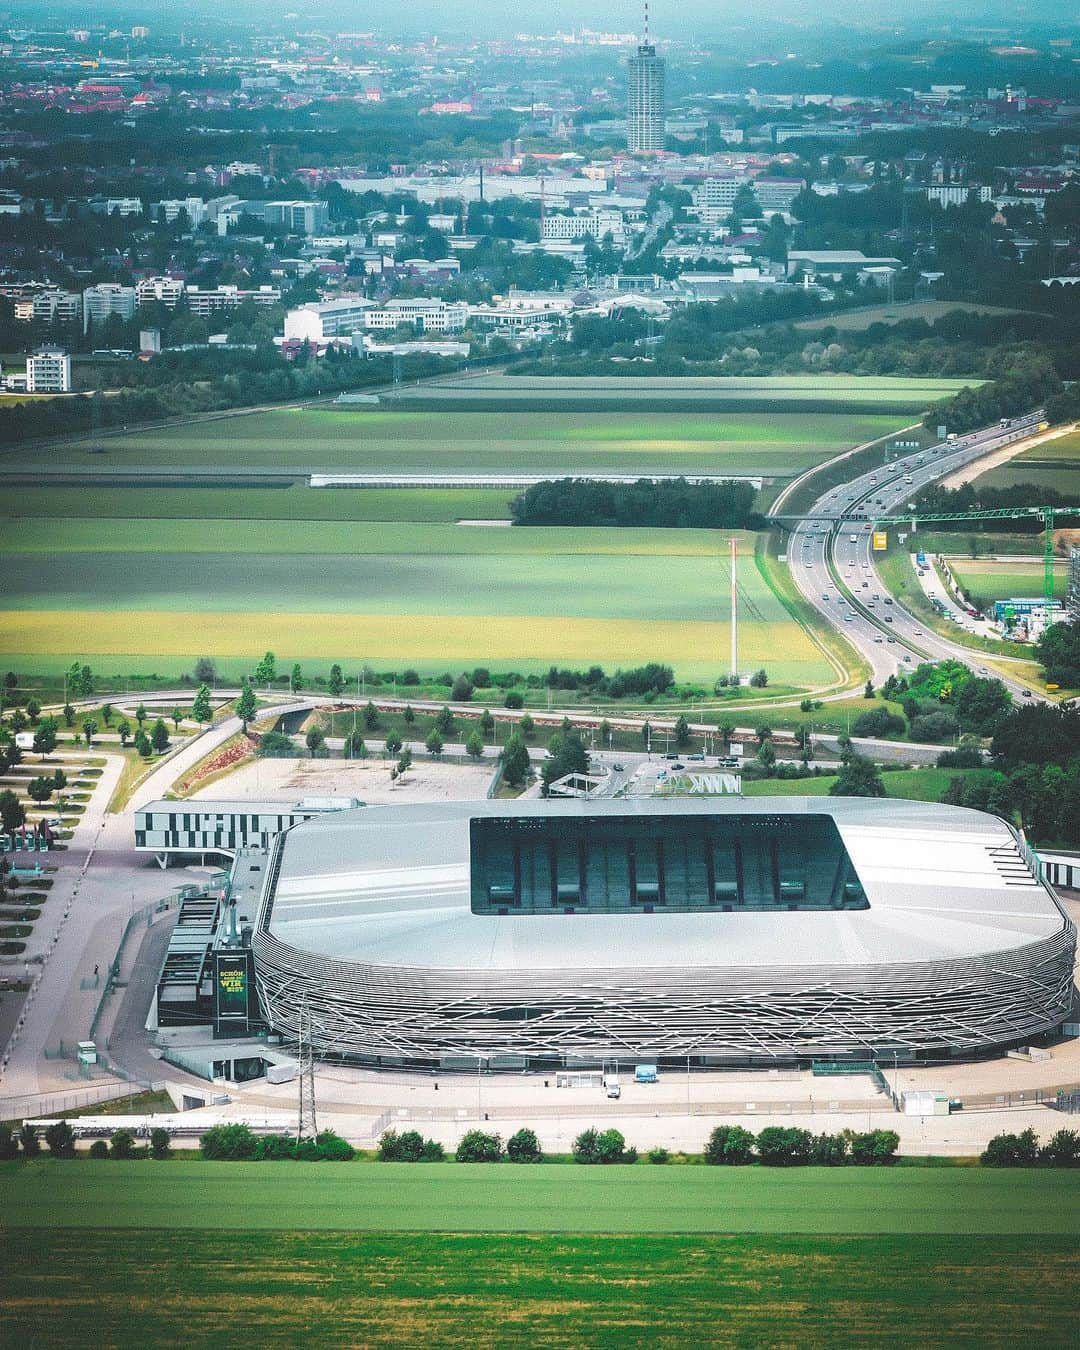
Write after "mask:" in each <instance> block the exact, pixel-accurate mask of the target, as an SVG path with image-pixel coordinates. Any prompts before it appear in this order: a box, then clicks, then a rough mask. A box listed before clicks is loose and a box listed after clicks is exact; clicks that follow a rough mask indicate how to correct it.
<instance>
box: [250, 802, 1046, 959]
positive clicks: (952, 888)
mask: <svg viewBox="0 0 1080 1350" xmlns="http://www.w3.org/2000/svg"><path fill="white" fill-rule="evenodd" d="M735 813H737V814H740V815H746V816H758V817H768V816H771V817H775V816H787V817H796V818H797V817H800V816H809V815H821V814H824V815H828V816H831V817H832V818H833V819H834V820H835V822H836V826H837V828H838V830H839V833H840V836H841V839H842V841H843V844H844V846H845V848H846V849H847V852H848V855H849V857H850V860H851V862H852V864H853V865H854V868H855V870H856V872H857V874H858V877H859V879H860V881H861V882H862V886H863V889H864V891H865V895H866V899H867V901H868V908H865V909H861V910H786V909H779V910H778V911H776V912H764V911H760V910H753V911H749V910H744V911H739V910H738V909H735V910H734V911H732V912H716V911H709V912H703V913H662V912H652V913H593V914H590V913H587V912H584V911H578V912H576V913H574V914H564V913H552V914H547V913H543V914H538V913H528V914H521V913H518V914H495V915H487V914H483V915H481V914H475V913H473V912H472V909H471V905H470V878H469V823H470V820H472V819H474V818H478V817H485V816H494V817H498V816H503V817H505V816H548V817H550V816H570V817H595V816H600V815H611V816H619V815H622V816H669V815H681V816H686V815H695V814H697V815H727V814H735ZM1067 922H1068V921H1067V919H1066V918H1065V916H1064V914H1063V913H1062V911H1061V910H1060V909H1059V907H1058V905H1057V903H1056V901H1055V899H1054V897H1053V895H1052V893H1051V892H1050V891H1049V890H1048V889H1047V888H1046V886H1044V885H1043V884H1042V883H1041V882H1040V881H1038V880H1037V879H1036V878H1035V877H1034V876H1033V875H1032V874H1031V872H1030V870H1029V869H1028V868H1027V866H1026V864H1025V863H1024V862H1023V860H1022V859H1021V857H1020V854H1019V852H1018V850H1017V847H1016V840H1015V838H1014V836H1013V834H1012V833H1011V832H1010V830H1009V829H1008V828H1007V826H1006V825H1005V824H1004V823H1003V822H1002V821H1000V820H998V819H997V818H996V817H993V816H989V815H984V814H982V813H980V812H976V811H969V810H965V809H962V808H959V807H951V806H940V805H933V804H929V803H923V802H907V801H895V800H868V799H858V798H795V797H768V798H763V797H759V798H749V799H732V798H725V799H716V798H712V799H707V800H697V799H667V800H664V799H640V800H639V799H629V800H618V801H604V802H598V801H592V802H582V801H557V802H556V801H538V800H524V801H515V802H495V801H485V802H476V803H433V804H424V805H407V806H391V807H370V808H364V809H360V810H356V811H345V812H335V813H334V814H332V815H326V816H322V817H319V818H318V819H314V820H309V821H306V822H304V823H303V824H302V825H298V826H296V827H294V828H293V829H291V830H290V831H288V833H287V834H286V835H285V836H284V842H283V849H282V855H281V865H280V870H279V873H278V876H277V882H276V890H275V893H274V895H273V904H272V911H271V914H270V922H269V929H270V932H271V933H272V934H273V935H274V936H275V937H276V938H277V939H279V940H280V941H281V942H283V943H286V944H288V945H289V946H291V947H293V948H296V949H299V950H301V951H307V952H310V953H313V954H315V955H317V956H325V957H331V958H335V959H337V960H340V961H346V962H362V963H369V964H372V965H375V966H383V965H385V966H394V967H415V968H418V969H420V968H423V969H428V970H433V969H440V970H471V971H475V972H492V973H495V972H511V971H515V970H540V969H547V970H559V971H566V972H571V971H574V970H575V969H580V970H596V969H598V968H603V969H607V970H609V971H611V970H619V969H624V970H627V971H628V972H629V971H635V970H639V969H642V968H645V967H648V968H650V969H652V970H659V969H665V968H668V969H674V968H678V969H682V970H688V969H693V968H714V969H715V968H718V967H725V968H732V967H755V966H769V967H772V968H775V967H776V966H777V965H788V966H792V967H801V966H825V965H828V966H831V967H834V968H836V967H839V968H841V969H851V970H854V969H857V968H859V967H863V968H866V967H872V966H875V965H878V964H885V963H888V964H898V963H899V964H902V963H905V962H937V961H944V960H950V959H953V958H964V957H971V956H978V955H986V954H993V953H1000V952H1006V951H1009V950H1011V949H1014V948H1017V947H1022V946H1025V945H1027V944H1029V943H1032V942H1037V941H1040V940H1042V939H1046V938H1049V937H1052V936H1053V935H1054V934H1057V933H1061V932H1062V931H1063V929H1065V928H1066V927H1067Z"/></svg>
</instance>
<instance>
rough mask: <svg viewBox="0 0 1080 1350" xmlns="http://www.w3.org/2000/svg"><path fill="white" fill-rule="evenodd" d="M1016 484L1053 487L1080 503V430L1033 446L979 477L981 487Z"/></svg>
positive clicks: (1077, 503)
mask: <svg viewBox="0 0 1080 1350" xmlns="http://www.w3.org/2000/svg"><path fill="white" fill-rule="evenodd" d="M1016 483H1032V484H1034V485H1035V486H1036V487H1037V488H1038V487H1043V488H1051V489H1053V490H1054V491H1056V492H1060V493H1062V494H1063V495H1064V496H1065V497H1066V498H1067V499H1068V500H1069V501H1070V502H1074V503H1075V504H1076V505H1078V506H1080V431H1074V432H1071V433H1070V434H1068V435H1065V436H1055V437H1053V438H1052V439H1051V440H1047V441H1043V442H1041V443H1040V444H1039V445H1033V446H1032V447H1031V448H1030V450H1025V451H1023V452H1022V453H1021V454H1019V455H1017V456H1016V458H1015V459H1011V460H1009V462H1008V463H1007V464H1001V465H999V466H998V467H997V468H996V469H990V470H989V472H987V473H985V474H983V475H982V477H981V478H979V479H978V485H979V487H995V488H1002V487H1012V486H1014V485H1015V484H1016ZM1033 504H1037V502H1033Z"/></svg>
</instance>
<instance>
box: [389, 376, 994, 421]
mask: <svg viewBox="0 0 1080 1350" xmlns="http://www.w3.org/2000/svg"><path fill="white" fill-rule="evenodd" d="M969 383H976V384H977V383H979V381H977V380H976V381H965V380H955V379H933V378H929V377H919V376H916V377H914V378H911V377H904V376H862V375H827V374H820V375H769V376H748V377H745V378H726V377H723V376H691V377H686V376H642V375H641V374H640V373H639V372H635V373H634V375H633V376H627V377H625V378H623V377H620V376H590V375H582V376H570V377H567V376H559V377H547V376H541V375H529V376H522V375H482V376H462V377H458V378H455V379H447V380H440V381H438V382H436V383H429V384H426V385H419V386H409V387H405V388H402V389H401V390H400V391H398V392H397V393H395V394H393V395H392V396H390V398H391V400H392V401H393V403H394V404H395V405H396V406H398V407H401V408H413V409H420V408H428V409H438V410H440V411H444V412H451V411H452V412H458V411H463V410H465V409H474V410H478V409H484V410H493V409H513V410H514V411H515V412H518V411H520V412H523V413H524V412H526V411H530V412H532V411H535V412H540V411H544V412H551V413H557V412H558V411H559V410H560V409H562V410H571V409H573V410H574V411H576V412H600V411H602V410H603V409H605V408H607V407H613V408H634V409H636V410H639V411H646V410H647V411H649V412H650V413H653V414H659V413H664V412H675V411H682V412H691V411H716V412H724V411H725V410H726V411H728V412H746V413H750V412H768V413H770V414H771V413H773V412H777V413H778V412H781V411H782V410H785V409H786V410H787V411H788V412H804V413H808V412H813V413H829V412H850V411H853V410H855V409H861V410H862V411H863V412H867V413H871V412H877V413H886V414H898V413H900V414H902V413H913V414H917V413H921V412H923V411H925V409H926V408H927V407H928V406H929V405H930V404H931V403H934V402H936V401H937V400H938V399H942V398H948V397H949V396H950V395H951V394H954V393H956V392H957V390H959V389H962V388H963V387H964V385H965V384H969Z"/></svg>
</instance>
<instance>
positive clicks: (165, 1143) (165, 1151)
mask: <svg viewBox="0 0 1080 1350" xmlns="http://www.w3.org/2000/svg"><path fill="white" fill-rule="evenodd" d="M150 1156H151V1157H152V1158H157V1160H158V1161H159V1162H161V1161H163V1160H164V1159H165V1158H169V1157H171V1156H172V1137H171V1135H170V1134H169V1131H168V1130H163V1129H162V1128H161V1126H160V1125H155V1126H154V1128H153V1129H152V1130H151V1131H150Z"/></svg>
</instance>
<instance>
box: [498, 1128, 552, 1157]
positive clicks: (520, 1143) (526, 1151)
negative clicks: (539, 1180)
mask: <svg viewBox="0 0 1080 1350" xmlns="http://www.w3.org/2000/svg"><path fill="white" fill-rule="evenodd" d="M506 1156H507V1157H508V1158H509V1159H510V1161H511V1162H514V1163H535V1162H543V1160H544V1155H543V1152H542V1151H541V1149H540V1141H539V1139H537V1137H536V1135H535V1133H534V1132H533V1131H532V1130H524V1129H523V1130H518V1132H517V1133H516V1134H512V1135H511V1136H510V1138H509V1139H508V1140H507V1141H506Z"/></svg>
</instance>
